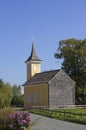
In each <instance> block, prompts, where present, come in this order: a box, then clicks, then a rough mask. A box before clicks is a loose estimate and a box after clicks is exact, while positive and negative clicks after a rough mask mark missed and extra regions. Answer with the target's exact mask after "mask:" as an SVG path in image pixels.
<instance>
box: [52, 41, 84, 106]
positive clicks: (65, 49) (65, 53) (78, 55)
mask: <svg viewBox="0 0 86 130" xmlns="http://www.w3.org/2000/svg"><path fill="white" fill-rule="evenodd" d="M55 57H56V58H57V59H63V63H62V69H64V70H65V71H66V72H67V74H68V75H69V76H71V78H72V79H74V80H75V81H76V103H77V104H86V100H85V98H86V93H85V89H86V39H84V40H76V39H67V40H62V41H60V42H59V47H58V50H57V52H56V53H55Z"/></svg>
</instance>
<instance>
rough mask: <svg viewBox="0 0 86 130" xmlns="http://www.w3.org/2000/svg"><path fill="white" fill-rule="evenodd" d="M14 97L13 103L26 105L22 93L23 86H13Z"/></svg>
mask: <svg viewBox="0 0 86 130" xmlns="http://www.w3.org/2000/svg"><path fill="white" fill-rule="evenodd" d="M12 92H13V98H12V100H11V105H12V106H16V107H23V106H24V96H23V95H22V94H21V86H20V85H19V86H17V85H13V86H12Z"/></svg>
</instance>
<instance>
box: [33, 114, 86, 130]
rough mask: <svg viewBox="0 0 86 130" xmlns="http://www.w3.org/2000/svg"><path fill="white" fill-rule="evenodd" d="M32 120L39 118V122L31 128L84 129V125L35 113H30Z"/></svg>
mask: <svg viewBox="0 0 86 130" xmlns="http://www.w3.org/2000/svg"><path fill="white" fill-rule="evenodd" d="M31 116H32V120H33V121H34V120H35V119H38V118H39V117H41V118H40V119H39V123H38V124H37V125H36V126H34V127H33V128H32V129H31V130H86V125H80V124H76V123H70V122H66V121H61V120H56V119H53V118H47V117H43V116H40V115H36V114H31Z"/></svg>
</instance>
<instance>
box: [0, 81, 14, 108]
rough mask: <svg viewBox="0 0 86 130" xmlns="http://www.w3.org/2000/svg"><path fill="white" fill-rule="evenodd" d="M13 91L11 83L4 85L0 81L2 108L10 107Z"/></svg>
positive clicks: (0, 104)
mask: <svg viewBox="0 0 86 130" xmlns="http://www.w3.org/2000/svg"><path fill="white" fill-rule="evenodd" d="M12 96H13V94H12V89H11V85H10V84H9V83H4V82H3V81H2V80H1V79H0V107H2V108H3V106H9V105H10V103H11V99H12Z"/></svg>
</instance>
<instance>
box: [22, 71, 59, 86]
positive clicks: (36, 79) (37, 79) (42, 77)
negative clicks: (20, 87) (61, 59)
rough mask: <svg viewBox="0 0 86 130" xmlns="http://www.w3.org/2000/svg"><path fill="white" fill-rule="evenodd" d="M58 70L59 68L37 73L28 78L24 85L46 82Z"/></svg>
mask: <svg viewBox="0 0 86 130" xmlns="http://www.w3.org/2000/svg"><path fill="white" fill-rule="evenodd" d="M58 71H59V70H52V71H45V72H42V73H37V74H35V75H34V76H33V77H32V78H31V79H30V80H28V81H27V82H26V83H25V84H24V85H30V84H37V83H38V84H39V83H47V82H49V81H50V80H51V79H52V78H53V77H54V76H55V75H56V74H57V73H58Z"/></svg>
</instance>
